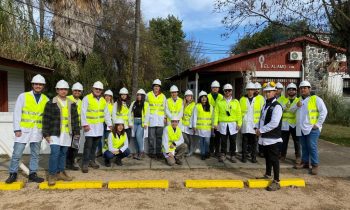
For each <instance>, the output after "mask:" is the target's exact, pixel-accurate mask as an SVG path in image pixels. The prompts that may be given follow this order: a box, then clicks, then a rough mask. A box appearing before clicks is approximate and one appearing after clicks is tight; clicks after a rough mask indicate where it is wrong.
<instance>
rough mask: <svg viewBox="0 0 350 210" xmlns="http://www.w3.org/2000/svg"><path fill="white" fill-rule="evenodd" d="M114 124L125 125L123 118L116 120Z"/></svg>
mask: <svg viewBox="0 0 350 210" xmlns="http://www.w3.org/2000/svg"><path fill="white" fill-rule="evenodd" d="M114 124H123V125H124V120H123V119H122V118H117V119H116V120H115V122H114Z"/></svg>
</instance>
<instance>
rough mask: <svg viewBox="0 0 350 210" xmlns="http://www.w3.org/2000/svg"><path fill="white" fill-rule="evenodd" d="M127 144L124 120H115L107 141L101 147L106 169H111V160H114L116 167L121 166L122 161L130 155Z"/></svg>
mask: <svg viewBox="0 0 350 210" xmlns="http://www.w3.org/2000/svg"><path fill="white" fill-rule="evenodd" d="M128 142H129V141H128V135H127V134H126V132H125V128H124V120H123V119H121V118H118V119H116V120H115V122H114V126H113V128H112V132H111V133H110V134H109V136H108V140H107V142H106V143H105V144H104V147H103V157H104V159H105V166H106V167H111V160H112V159H113V158H115V164H117V165H118V166H122V165H123V163H122V159H123V158H125V157H128V156H129V154H130V150H129V148H128V146H129V144H128Z"/></svg>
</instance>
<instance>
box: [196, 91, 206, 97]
mask: <svg viewBox="0 0 350 210" xmlns="http://www.w3.org/2000/svg"><path fill="white" fill-rule="evenodd" d="M207 95H208V93H207V92H205V91H203V90H202V91H201V92H199V95H198V98H200V97H202V96H207Z"/></svg>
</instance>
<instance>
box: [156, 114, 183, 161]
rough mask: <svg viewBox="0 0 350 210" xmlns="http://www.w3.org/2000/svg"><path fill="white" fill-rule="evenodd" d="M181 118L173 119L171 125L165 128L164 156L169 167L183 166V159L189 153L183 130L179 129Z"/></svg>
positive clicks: (163, 139)
mask: <svg viewBox="0 0 350 210" xmlns="http://www.w3.org/2000/svg"><path fill="white" fill-rule="evenodd" d="M179 121H180V118H178V117H173V118H172V119H171V125H168V126H166V127H165V128H164V131H163V137H162V149H163V154H164V157H165V159H166V162H167V164H168V165H170V166H173V165H175V163H176V164H178V165H182V161H181V159H182V158H183V156H184V154H185V153H186V151H187V144H185V143H184V138H183V136H182V132H181V129H180V128H179V126H178V124H179Z"/></svg>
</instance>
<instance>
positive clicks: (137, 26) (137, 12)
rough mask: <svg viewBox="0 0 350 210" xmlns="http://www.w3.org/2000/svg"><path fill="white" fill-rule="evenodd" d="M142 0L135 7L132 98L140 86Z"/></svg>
mask: <svg viewBox="0 0 350 210" xmlns="http://www.w3.org/2000/svg"><path fill="white" fill-rule="evenodd" d="M140 5H141V0H136V8H135V52H134V62H133V69H132V98H133V99H134V98H135V97H136V92H137V88H138V79H139V78H138V68H139V52H140V13H141V11H140V10H141V9H140Z"/></svg>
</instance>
